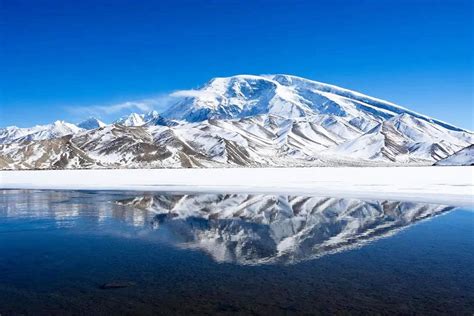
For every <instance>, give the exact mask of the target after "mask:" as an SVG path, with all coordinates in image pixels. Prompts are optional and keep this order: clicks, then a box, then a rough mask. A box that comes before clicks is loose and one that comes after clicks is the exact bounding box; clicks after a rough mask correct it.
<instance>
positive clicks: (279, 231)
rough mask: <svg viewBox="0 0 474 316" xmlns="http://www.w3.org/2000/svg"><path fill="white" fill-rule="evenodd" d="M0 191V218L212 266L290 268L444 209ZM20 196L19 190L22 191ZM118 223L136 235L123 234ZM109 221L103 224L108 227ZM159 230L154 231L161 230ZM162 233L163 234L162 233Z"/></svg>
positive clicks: (300, 199)
mask: <svg viewBox="0 0 474 316" xmlns="http://www.w3.org/2000/svg"><path fill="white" fill-rule="evenodd" d="M18 192H20V191H15V190H4V191H2V194H1V195H0V202H1V205H3V206H4V207H3V208H2V209H0V217H15V218H19V217H30V218H31V217H32V218H44V219H48V220H50V221H49V222H48V221H46V222H42V225H47V224H48V223H49V224H54V225H55V226H56V227H64V228H67V227H71V226H75V225H85V224H84V222H86V223H87V225H85V226H86V227H88V229H89V231H101V230H102V231H104V232H106V233H110V234H116V235H125V234H127V236H128V237H130V235H133V236H136V237H142V238H149V237H150V235H153V234H154V235H155V236H154V237H155V239H156V240H158V241H160V242H167V243H170V244H171V245H174V246H176V247H179V248H185V249H197V250H201V251H204V252H206V253H208V254H209V255H210V256H212V258H213V259H214V260H216V261H218V262H231V263H237V264H266V263H280V264H291V263H296V262H299V261H303V260H308V259H312V258H317V257H320V256H323V255H326V254H330V253H334V252H338V251H342V250H346V249H349V248H352V247H358V246H361V245H363V244H364V243H367V242H370V241H372V240H375V239H377V238H380V237H385V236H389V235H391V234H393V233H396V232H397V231H399V230H400V229H402V228H405V227H408V226H410V225H411V224H414V223H416V222H418V221H420V220H423V219H426V218H430V217H432V216H436V215H439V214H442V213H444V212H447V211H450V210H452V209H453V207H451V206H445V205H435V204H425V203H412V202H397V201H380V200H373V201H363V200H359V199H345V198H327V197H314V196H294V195H291V196H290V195H288V196H287V195H251V194H186V195H184V194H164V193H136V192H135V193H133V192H101V193H100V194H98V192H94V191H25V192H27V193H28V194H17V193H18ZM25 192H23V193H25ZM117 220H118V221H119V222H120V223H125V224H126V226H127V227H128V228H131V229H132V231H133V230H135V231H136V232H137V231H138V232H140V233H136V234H130V231H127V232H123V226H120V225H111V224H110V223H109V222H110V221H115V222H117ZM107 223H109V224H107ZM160 232H161V233H160ZM164 232H166V234H162V233H164Z"/></svg>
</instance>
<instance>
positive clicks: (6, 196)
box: [0, 190, 474, 316]
mask: <svg viewBox="0 0 474 316" xmlns="http://www.w3.org/2000/svg"><path fill="white" fill-rule="evenodd" d="M0 192H1V194H0V315H2V316H5V315H18V314H22V315H25V314H26V315H64V314H66V315H67V314H74V315H76V314H83V315H91V314H140V315H142V314H143V315H157V314H163V315H169V314H206V313H208V314H254V315H268V314H272V315H280V314H284V315H287V314H334V313H341V314H368V313H369V314H374V313H375V314H376V313H393V314H415V313H417V314H460V315H462V314H465V315H472V313H473V312H474V269H473V266H474V210H473V208H472V207H454V206H451V205H436V204H426V203H412V202H409V201H391V200H359V199H345V198H334V197H318V196H297V195H266V194H265V195H262V194H254V195H252V194H240V193H239V194H232V193H229V194H182V193H173V192H168V193H167V192H136V191H67V190H0Z"/></svg>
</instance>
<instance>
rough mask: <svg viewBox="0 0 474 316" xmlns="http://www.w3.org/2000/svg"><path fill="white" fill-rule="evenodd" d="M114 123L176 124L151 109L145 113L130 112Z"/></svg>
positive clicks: (140, 124)
mask: <svg viewBox="0 0 474 316" xmlns="http://www.w3.org/2000/svg"><path fill="white" fill-rule="evenodd" d="M114 123H115V124H119V125H123V126H155V125H162V126H167V125H169V126H172V125H176V124H177V123H175V122H173V121H171V120H167V119H165V118H164V117H163V116H161V115H160V114H159V113H158V112H156V111H151V112H148V113H146V114H138V113H131V114H129V115H127V116H124V117H121V118H120V119H118V120H116V121H115V122H114Z"/></svg>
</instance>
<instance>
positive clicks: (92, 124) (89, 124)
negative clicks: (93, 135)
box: [77, 116, 107, 130]
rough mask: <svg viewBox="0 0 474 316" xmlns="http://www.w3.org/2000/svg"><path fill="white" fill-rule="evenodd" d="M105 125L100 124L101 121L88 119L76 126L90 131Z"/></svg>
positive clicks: (93, 118)
mask: <svg viewBox="0 0 474 316" xmlns="http://www.w3.org/2000/svg"><path fill="white" fill-rule="evenodd" d="M106 125H107V124H105V123H104V122H102V121H101V120H99V119H97V118H95V117H92V116H91V117H89V118H88V119H86V120H84V121H82V122H81V123H79V124H77V126H79V127H80V128H83V129H87V130H91V129H96V128H100V127H104V126H106Z"/></svg>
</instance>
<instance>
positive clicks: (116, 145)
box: [0, 75, 474, 169]
mask: <svg viewBox="0 0 474 316" xmlns="http://www.w3.org/2000/svg"><path fill="white" fill-rule="evenodd" d="M172 96H173V97H172V99H173V100H174V101H173V102H172V104H171V105H170V106H169V108H168V109H167V110H166V111H164V112H163V113H161V114H159V113H158V112H156V111H151V112H149V113H145V114H139V113H132V114H130V115H127V116H124V117H122V118H120V119H118V120H117V121H115V122H114V123H113V124H110V125H106V124H105V123H103V122H101V121H100V120H98V119H96V118H89V119H88V120H86V121H84V122H81V123H79V124H78V125H74V124H71V123H66V122H64V121H57V122H55V123H53V124H48V125H41V126H35V127H32V128H16V127H7V128H3V129H0V168H3V169H31V168H40V169H44V168H117V167H129V168H138V167H143V168H149V167H151V168H166V167H216V166H220V167H223V166H247V167H251V166H255V167H256V166H259V167H261V166H338V165H356V166H359V165H360V166H365V165H432V164H434V163H436V162H437V161H439V160H442V159H444V158H446V157H448V156H450V155H452V154H454V153H456V152H458V151H460V150H462V149H463V148H466V147H468V146H470V145H472V144H473V143H474V134H473V133H472V132H470V131H467V130H463V129H461V128H458V127H456V126H453V125H450V124H447V123H445V122H442V121H439V120H436V119H433V118H430V117H427V116H424V115H421V114H419V113H415V112H413V111H410V110H408V109H405V108H403V107H400V106H398V105H395V104H393V103H390V102H387V101H383V100H380V99H376V98H372V97H369V96H366V95H363V94H361V93H358V92H354V91H350V90H347V89H343V88H339V87H336V86H332V85H328V84H324V83H320V82H316V81H311V80H307V79H303V78H300V77H295V76H289V75H265V76H254V75H238V76H233V77H228V78H214V79H212V80H210V81H209V82H208V83H206V84H205V85H204V86H202V87H201V88H199V89H196V90H184V91H178V92H175V93H173V94H172Z"/></svg>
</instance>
